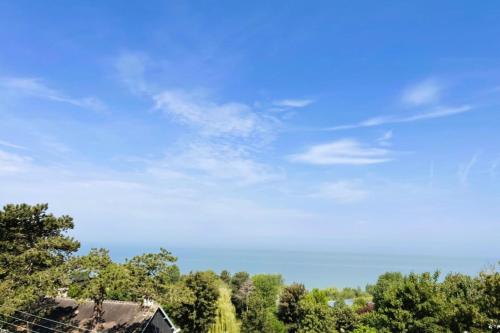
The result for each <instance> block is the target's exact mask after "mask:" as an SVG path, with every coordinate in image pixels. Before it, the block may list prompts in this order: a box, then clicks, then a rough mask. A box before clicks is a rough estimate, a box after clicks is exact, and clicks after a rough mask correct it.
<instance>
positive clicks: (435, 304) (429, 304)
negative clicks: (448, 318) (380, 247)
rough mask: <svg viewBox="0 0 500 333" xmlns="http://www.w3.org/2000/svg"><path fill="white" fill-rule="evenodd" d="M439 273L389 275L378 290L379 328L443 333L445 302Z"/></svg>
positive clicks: (376, 301) (375, 290)
mask: <svg viewBox="0 0 500 333" xmlns="http://www.w3.org/2000/svg"><path fill="white" fill-rule="evenodd" d="M438 277H439V273H437V272H436V273H435V274H433V275H431V274H430V273H423V274H416V273H411V274H410V275H408V276H402V275H401V274H399V273H386V274H384V275H382V276H381V277H380V278H379V281H378V282H377V285H376V286H375V288H374V295H373V299H374V302H375V304H376V311H377V315H378V316H377V321H378V323H377V327H378V328H387V329H389V330H390V331H393V332H409V333H412V332H415V333H417V332H418V333H420V332H442V331H443V327H442V326H441V325H440V321H441V318H443V316H444V314H445V299H444V297H443V294H442V293H441V288H440V286H439V284H438V282H437V280H438Z"/></svg>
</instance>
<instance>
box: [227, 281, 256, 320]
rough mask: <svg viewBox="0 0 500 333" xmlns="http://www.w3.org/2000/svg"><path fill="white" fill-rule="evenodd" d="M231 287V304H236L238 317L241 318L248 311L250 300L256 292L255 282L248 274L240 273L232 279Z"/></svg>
mask: <svg viewBox="0 0 500 333" xmlns="http://www.w3.org/2000/svg"><path fill="white" fill-rule="evenodd" d="M230 286H231V290H232V294H231V302H232V303H233V304H234V307H235V309H236V315H237V317H238V318H241V317H242V314H243V312H245V311H246V310H247V309H248V299H249V297H250V293H251V292H252V291H253V290H254V285H253V281H252V280H251V279H250V274H248V273H247V272H238V273H236V274H234V275H233V277H232V278H231V282H230Z"/></svg>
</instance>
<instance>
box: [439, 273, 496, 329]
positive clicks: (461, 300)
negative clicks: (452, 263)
mask: <svg viewBox="0 0 500 333" xmlns="http://www.w3.org/2000/svg"><path fill="white" fill-rule="evenodd" d="M441 287H442V290H443V293H444V296H445V298H446V312H445V316H444V317H443V318H442V324H443V326H444V327H446V328H447V329H449V330H451V331H452V332H480V331H481V328H482V327H483V328H484V327H485V324H486V316H485V314H484V312H483V311H482V310H481V301H482V300H483V299H484V298H483V295H482V293H481V290H480V287H479V280H478V279H475V278H472V277H470V276H468V275H464V274H449V275H448V276H446V278H445V279H444V281H443V283H442V284H441Z"/></svg>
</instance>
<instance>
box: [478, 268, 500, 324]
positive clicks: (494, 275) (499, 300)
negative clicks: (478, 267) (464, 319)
mask: <svg viewBox="0 0 500 333" xmlns="http://www.w3.org/2000/svg"><path fill="white" fill-rule="evenodd" d="M479 290H480V291H481V293H482V299H481V301H480V304H481V311H482V312H483V313H484V315H485V316H486V317H487V318H488V319H487V322H488V323H487V325H488V327H493V329H492V332H500V272H498V271H496V270H495V269H494V268H492V269H491V270H489V271H484V272H481V274H479ZM485 328H486V327H485Z"/></svg>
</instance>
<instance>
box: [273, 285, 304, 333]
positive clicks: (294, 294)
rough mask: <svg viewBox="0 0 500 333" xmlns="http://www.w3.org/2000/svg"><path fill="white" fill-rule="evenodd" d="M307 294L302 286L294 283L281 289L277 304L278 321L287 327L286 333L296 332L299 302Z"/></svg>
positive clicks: (298, 320) (298, 318)
mask: <svg viewBox="0 0 500 333" xmlns="http://www.w3.org/2000/svg"><path fill="white" fill-rule="evenodd" d="M306 294H307V290H306V288H305V287H304V285H303V284H299V283H294V284H291V285H290V286H287V287H285V288H284V289H283V292H282V293H281V296H280V300H279V303H278V313H277V315H278V319H280V320H281V321H282V322H284V323H285V324H286V325H287V328H288V332H290V333H295V332H297V330H298V328H299V324H300V319H301V317H300V314H301V312H300V305H299V302H300V301H301V300H302V298H304V296H305V295H306Z"/></svg>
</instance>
